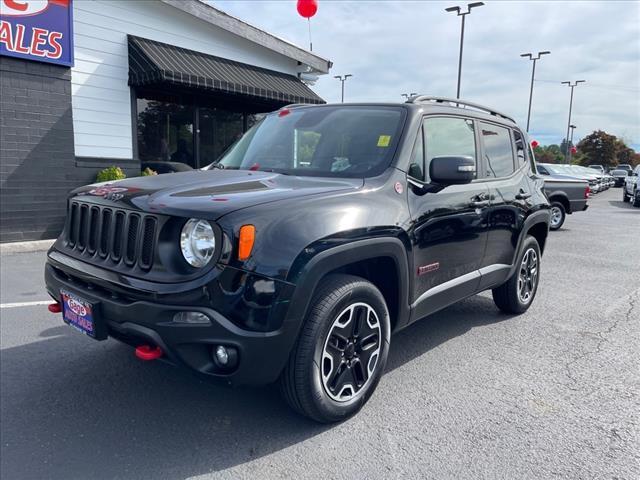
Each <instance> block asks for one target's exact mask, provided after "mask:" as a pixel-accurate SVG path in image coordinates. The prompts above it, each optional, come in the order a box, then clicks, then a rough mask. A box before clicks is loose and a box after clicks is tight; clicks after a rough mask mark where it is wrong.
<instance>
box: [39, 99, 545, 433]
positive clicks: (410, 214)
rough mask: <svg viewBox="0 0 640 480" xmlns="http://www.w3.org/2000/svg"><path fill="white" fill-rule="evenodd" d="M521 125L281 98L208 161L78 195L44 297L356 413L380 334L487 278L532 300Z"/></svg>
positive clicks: (188, 359)
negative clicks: (282, 103) (283, 103)
mask: <svg viewBox="0 0 640 480" xmlns="http://www.w3.org/2000/svg"><path fill="white" fill-rule="evenodd" d="M542 189H543V181H542V179H541V178H539V177H537V175H536V167H535V163H534V158H533V154H532V152H531V149H530V148H529V146H528V141H527V137H526V135H525V134H524V133H523V132H522V130H520V129H519V128H518V127H517V125H516V123H515V122H514V121H513V120H512V119H511V118H509V117H508V116H506V115H504V114H501V113H498V112H496V111H493V110H491V109H487V108H484V107H481V106H479V105H475V104H471V103H468V102H462V101H460V100H450V99H444V98H431V97H425V96H418V97H414V98H412V99H410V100H409V101H408V102H407V103H405V104H341V105H323V106H306V105H291V106H288V107H284V108H282V109H281V110H279V111H277V112H274V113H272V114H269V115H267V116H266V117H265V118H264V119H263V120H262V121H261V122H260V123H258V124H256V125H255V126H254V127H253V128H252V129H250V130H249V131H248V132H247V133H246V134H245V135H244V136H243V137H242V138H241V139H239V140H238V142H237V143H236V144H235V145H234V146H233V147H232V148H230V149H229V150H228V151H227V153H226V154H224V155H223V156H222V158H221V159H220V160H219V161H218V162H216V163H214V164H212V165H211V166H210V167H208V168H207V169H203V170H196V171H191V172H184V173H176V174H173V175H161V176H155V177H140V178H131V179H127V180H122V181H118V182H113V183H106V184H104V183H103V184H96V185H90V186H87V187H83V188H80V189H77V190H75V191H74V192H72V194H71V196H70V198H69V200H68V218H67V222H66V226H65V229H64V231H63V233H62V235H61V236H60V238H59V239H58V240H57V241H56V243H55V244H54V245H53V247H52V248H51V250H50V251H49V253H48V260H47V264H46V269H45V278H46V284H47V288H48V291H49V293H50V294H51V296H52V297H53V298H54V299H55V303H53V304H52V305H50V307H49V309H50V310H51V311H53V312H62V314H63V319H64V321H65V322H67V323H68V324H70V325H72V326H73V327H75V328H76V329H78V330H80V331H82V332H84V333H86V334H87V335H89V336H90V337H93V338H95V339H98V340H102V339H105V338H107V337H108V336H111V337H113V338H116V339H118V340H121V341H123V342H126V343H128V344H130V345H132V346H134V347H136V355H138V356H139V357H140V358H142V359H145V360H150V359H156V358H160V359H163V360H166V361H168V362H171V363H173V364H176V365H181V366H185V367H187V368H189V369H191V370H193V371H195V372H197V373H199V374H200V375H202V376H204V377H209V378H215V379H221V380H223V381H225V382H227V383H231V384H236V385H238V384H254V385H255V384H266V383H269V382H274V381H276V380H279V382H280V385H281V388H282V392H283V395H284V397H285V399H286V400H287V402H288V403H289V404H290V405H291V406H292V407H293V408H294V409H295V410H297V411H298V412H301V413H303V414H305V415H307V416H309V417H311V418H313V419H315V420H318V421H321V422H333V421H337V420H341V419H344V418H346V417H348V416H349V415H352V414H353V413H355V412H356V411H358V410H359V409H360V408H361V407H362V406H363V405H364V403H365V402H366V401H367V399H368V398H369V397H370V396H371V394H372V393H373V391H374V389H375V387H376V385H377V383H378V381H379V380H380V377H381V376H382V374H383V371H384V368H385V363H386V360H387V354H388V351H389V347H390V344H391V334H392V333H394V332H396V331H398V330H400V329H402V328H404V327H406V326H407V325H410V324H411V323H413V322H414V321H416V320H419V319H421V318H423V317H425V316H426V315H429V314H431V313H433V312H435V311H437V310H440V309H443V308H445V307H446V306H448V305H451V304H452V303H454V302H456V301H458V300H461V299H463V298H465V297H469V296H471V295H474V294H476V293H478V292H481V291H483V290H488V289H492V291H493V298H494V300H495V303H496V305H497V306H498V308H500V309H501V310H503V311H505V312H509V313H521V312H524V311H525V310H527V308H528V307H529V306H530V305H531V303H532V301H533V299H534V297H535V295H536V290H537V287H538V282H539V278H540V261H541V255H542V252H543V250H544V246H545V241H546V238H547V233H548V229H549V204H548V201H547V199H546V198H545V196H544V194H543V190H542Z"/></svg>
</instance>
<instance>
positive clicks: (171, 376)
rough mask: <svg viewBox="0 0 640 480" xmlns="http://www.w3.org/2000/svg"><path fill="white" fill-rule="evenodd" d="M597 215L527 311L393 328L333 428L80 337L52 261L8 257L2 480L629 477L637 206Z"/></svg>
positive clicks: (255, 393) (573, 234)
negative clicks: (361, 396) (371, 376)
mask: <svg viewBox="0 0 640 480" xmlns="http://www.w3.org/2000/svg"><path fill="white" fill-rule="evenodd" d="M589 203H590V208H589V210H588V211H587V212H584V213H576V214H574V215H571V216H569V217H568V218H567V221H566V223H565V226H564V228H563V229H562V230H560V231H558V232H551V233H550V239H549V241H548V245H547V249H546V252H545V254H544V256H543V260H542V269H541V275H542V277H541V283H540V288H539V290H538V295H537V298H536V299H535V302H534V304H533V306H532V307H531V308H530V309H529V311H528V312H527V313H525V314H523V315H521V316H513V317H512V316H507V315H504V314H501V313H499V311H498V310H497V309H496V308H495V307H494V305H493V302H492V300H491V297H490V295H488V294H482V295H478V296H475V297H472V298H470V299H467V300H465V301H463V302H461V303H459V304H457V305H454V306H452V307H450V308H448V309H446V310H444V311H442V312H440V313H438V314H436V315H433V316H431V317H429V318H427V319H425V320H422V321H421V322H418V323H417V324H415V325H413V326H411V327H409V328H408V329H406V330H404V331H403V332H400V333H399V334H398V335H396V336H394V337H393V338H392V342H391V353H390V359H389V365H388V369H387V373H386V375H385V376H384V377H383V379H382V381H381V382H380V385H379V386H378V389H377V391H376V393H375V394H374V396H373V397H372V399H371V401H370V402H369V403H368V404H367V406H365V408H364V409H363V410H362V411H361V412H360V413H359V414H358V415H357V416H356V417H354V418H353V419H350V420H348V421H346V422H344V423H342V424H339V425H334V426H321V425H317V424H314V423H313V422H311V421H308V420H306V419H304V418H301V417H299V416H297V415H296V414H295V413H292V412H291V411H290V410H289V409H288V408H287V407H286V406H285V405H284V403H283V402H282V401H281V400H280V398H279V396H278V392H277V389H276V388H274V387H268V388H263V389H239V390H233V389H228V388H225V387H219V386H215V385H211V384H208V383H204V382H201V381H199V380H197V379H195V377H193V376H191V375H190V374H188V373H185V372H183V371H181V370H179V369H177V368H174V367H171V366H168V365H165V364H162V363H158V362H151V363H142V362H140V361H138V360H137V359H136V358H135V357H134V355H133V350H132V349H131V348H130V347H127V346H124V345H121V344H119V343H117V342H116V341H114V340H109V341H106V342H95V341H92V340H90V339H88V338H87V337H84V336H82V335H81V334H79V333H77V332H75V331H74V330H72V329H71V328H69V327H67V326H65V325H64V324H63V323H62V320H61V318H60V316H59V315H53V314H50V313H49V312H48V311H47V309H46V306H45V305H44V304H38V303H37V302H42V301H46V300H47V295H46V293H45V290H44V285H43V279H42V267H43V262H44V258H45V254H44V253H43V252H39V253H19V254H13V255H6V256H3V257H2V259H1V262H0V264H1V278H0V279H1V303H2V305H3V308H2V309H1V310H0V316H1V321H0V325H1V329H0V336H1V344H0V348H1V350H0V376H1V384H0V441H1V450H0V477H2V479H7V480H9V479H64V480H73V479H103V478H104V479H107V478H109V479H111V478H119V479H129V478H131V479H140V478H149V479H164V478H171V479H185V478H233V479H236V478H260V479H271V478H296V479H299V478H322V479H332V478H336V479H363V478H368V479H372V478H394V479H395V478H401V477H404V478H434V479H445V478H455V479H480V478H491V479H493V478H504V479H523V478H538V479H551V478H569V479H583V478H584V479H605V478H606V479H613V478H616V479H623V478H624V479H632V480H636V479H638V478H640V209H637V208H636V209H634V208H632V207H631V206H630V205H629V204H623V203H622V202H621V191H620V189H611V190H609V191H607V192H603V193H601V194H599V195H597V196H595V197H594V198H592V199H591V200H590V202H589ZM31 302H36V303H31Z"/></svg>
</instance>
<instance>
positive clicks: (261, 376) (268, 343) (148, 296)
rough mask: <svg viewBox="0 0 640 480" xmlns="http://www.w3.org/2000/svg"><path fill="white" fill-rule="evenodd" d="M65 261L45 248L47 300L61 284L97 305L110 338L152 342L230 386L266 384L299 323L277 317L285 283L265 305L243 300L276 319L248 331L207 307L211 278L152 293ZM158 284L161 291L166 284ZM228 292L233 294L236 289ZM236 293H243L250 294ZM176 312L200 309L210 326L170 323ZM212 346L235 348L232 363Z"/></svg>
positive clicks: (166, 355) (173, 359)
mask: <svg viewBox="0 0 640 480" xmlns="http://www.w3.org/2000/svg"><path fill="white" fill-rule="evenodd" d="M65 258H66V257H65V256H63V255H61V254H60V253H58V252H54V254H53V255H52V252H50V254H49V258H48V259H47V264H46V266H45V283H46V286H47V290H48V292H49V294H50V295H51V296H52V298H54V299H56V300H57V301H59V299H60V290H61V289H64V290H68V291H70V292H72V293H76V294H77V295H78V296H80V297H81V298H83V299H86V300H87V301H89V302H92V303H95V304H97V305H98V315H99V318H100V319H101V320H103V321H104V322H106V326H107V329H108V334H109V336H110V337H113V338H116V339H117V340H120V341H122V342H124V343H127V344H129V345H132V346H134V347H137V346H140V345H152V346H158V347H160V348H161V349H162V351H163V356H162V359H163V360H165V361H167V362H169V363H172V364H175V365H177V366H181V367H186V368H188V369H190V370H192V371H194V372H196V373H197V374H200V375H201V376H204V377H208V378H210V379H214V380H220V381H222V382H225V383H229V384H233V385H262V384H267V383H271V382H273V381H275V380H276V379H277V378H278V376H279V374H280V372H281V371H282V369H283V368H284V365H285V363H286V362H287V359H288V356H289V352H290V351H291V349H292V347H293V344H294V343H295V340H296V338H297V335H298V331H299V327H300V324H301V322H300V321H299V320H298V319H296V318H289V317H287V318H285V317H286V310H285V309H283V308H280V309H279V307H278V306H282V305H288V302H289V298H290V296H291V294H292V293H293V287H292V286H290V285H289V284H285V285H278V288H276V290H277V291H278V292H279V293H278V298H277V299H276V298H274V300H273V303H272V305H271V306H264V305H262V306H258V305H256V304H255V302H246V301H245V302H244V304H247V303H249V304H250V305H249V307H250V308H262V309H264V308H271V309H276V310H277V312H278V313H281V314H282V316H283V319H284V320H283V321H282V322H281V325H280V326H279V328H278V329H277V330H275V331H251V330H246V329H243V328H240V327H239V326H238V325H237V324H236V323H234V322H232V321H231V320H230V319H229V318H228V317H229V315H224V314H223V313H221V312H220V309H219V308H213V307H212V305H216V303H215V302H213V301H212V300H211V298H210V295H211V292H215V291H219V290H218V285H212V284H216V283H219V282H220V280H219V279H218V278H215V279H213V280H211V281H210V282H209V284H207V285H203V286H200V287H199V288H196V289H194V290H192V291H189V292H180V293H179V295H174V296H172V295H170V294H162V295H159V294H154V293H150V292H145V291H141V290H138V289H131V286H127V285H126V284H125V282H122V283H116V282H115V281H113V280H114V279H113V278H110V279H109V280H105V278H101V277H102V276H98V275H96V271H97V269H95V267H92V266H91V265H88V264H86V268H82V269H81V268H78V267H79V266H80V265H79V264H80V263H81V262H77V261H74V260H72V259H69V264H66V263H65ZM70 265H72V266H73V267H76V268H73V267H72V266H70ZM225 268H229V267H225ZM88 272H89V273H88ZM105 273H108V272H105ZM242 273H243V274H244V275H245V276H250V275H251V274H248V273H247V272H242ZM120 280H122V278H120ZM265 281H266V280H265ZM274 282H275V281H274ZM253 283H254V282H252V281H251V280H248V279H247V278H245V279H244V281H243V282H241V284H242V286H241V288H250V285H252V284H253ZM279 283H285V282H279ZM162 288H163V289H164V290H165V291H166V290H167V287H166V285H164V286H162ZM234 294H235V296H236V297H237V296H238V294H239V293H238V291H236V292H234ZM240 295H241V296H242V293H240ZM244 297H248V298H251V296H250V295H244ZM185 299H186V301H185ZM218 304H219V303H218ZM245 307H246V305H245ZM184 311H190V312H200V313H203V314H205V315H207V316H208V317H209V319H210V321H211V324H210V325H197V324H196V325H194V324H183V323H175V322H174V321H173V316H174V314H175V313H177V312H184ZM225 313H227V312H225ZM218 345H224V346H227V347H229V346H231V347H235V348H236V349H237V351H238V360H239V361H238V365H237V367H236V368H235V369H233V370H231V371H225V370H224V369H222V368H220V367H219V366H218V365H217V364H216V362H214V360H213V357H212V353H213V352H214V351H215V348H216V346H218Z"/></svg>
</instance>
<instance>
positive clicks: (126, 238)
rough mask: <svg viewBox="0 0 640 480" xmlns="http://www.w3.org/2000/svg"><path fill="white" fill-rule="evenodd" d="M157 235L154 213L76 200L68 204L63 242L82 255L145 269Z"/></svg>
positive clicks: (148, 267) (153, 250)
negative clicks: (64, 240) (65, 236)
mask: <svg viewBox="0 0 640 480" xmlns="http://www.w3.org/2000/svg"><path fill="white" fill-rule="evenodd" d="M157 236H158V219H157V218H156V217H155V216H154V215H149V214H145V213H142V212H134V211H130V210H123V209H119V208H111V207H105V206H101V205H95V204H90V203H83V202H78V201H72V202H71V205H70V207H69V216H68V220H67V246H68V247H69V248H70V249H71V250H72V251H74V252H77V253H80V254H82V255H86V256H89V257H94V258H100V259H102V260H111V261H113V262H115V263H122V264H124V265H126V266H128V267H131V268H133V267H135V266H136V265H137V266H138V267H140V268H141V269H143V270H149V269H150V268H151V266H152V265H153V258H154V253H155V246H156V238H157Z"/></svg>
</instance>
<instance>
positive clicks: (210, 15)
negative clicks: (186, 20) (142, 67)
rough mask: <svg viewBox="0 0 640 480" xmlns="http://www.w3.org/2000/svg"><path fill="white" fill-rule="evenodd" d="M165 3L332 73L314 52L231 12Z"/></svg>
mask: <svg viewBox="0 0 640 480" xmlns="http://www.w3.org/2000/svg"><path fill="white" fill-rule="evenodd" d="M160 1H161V2H162V3H165V4H167V5H170V6H172V7H174V8H177V9H178V10H182V11H183V12H185V13H188V14H190V15H193V16H194V17H197V18H199V19H200V20H203V21H205V22H207V23H209V24H211V25H215V26H216V27H218V28H221V29H223V30H226V31H228V32H231V33H233V34H234V35H237V36H239V37H242V38H244V39H246V40H249V41H251V42H253V43H256V44H258V45H261V46H263V47H265V48H268V49H269V50H272V51H274V52H277V53H279V54H281V55H284V56H286V57H289V58H292V59H293V60H297V61H298V62H300V63H302V64H304V65H308V66H309V67H311V68H312V69H313V70H315V71H316V72H318V73H329V69H330V68H331V67H332V65H333V64H332V62H331V61H329V60H327V59H326V58H322V57H320V56H318V55H316V54H315V53H312V52H309V51H307V50H305V49H304V48H300V47H298V46H297V45H294V44H293V43H290V42H287V41H286V40H283V39H281V38H278V37H276V36H275V35H273V34H271V33H268V32H265V31H264V30H261V29H259V28H258V27H254V26H253V25H251V24H249V23H247V22H245V21H243V20H240V19H239V18H236V17H234V16H232V15H229V14H228V13H226V12H224V11H222V10H219V9H217V8H216V7H214V6H213V5H210V4H208V3H205V2H204V1H202V0H197V1H191V2H187V1H184V0H160Z"/></svg>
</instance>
